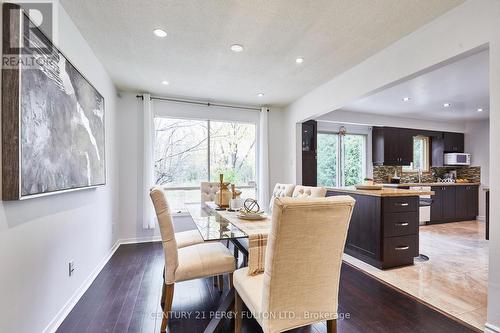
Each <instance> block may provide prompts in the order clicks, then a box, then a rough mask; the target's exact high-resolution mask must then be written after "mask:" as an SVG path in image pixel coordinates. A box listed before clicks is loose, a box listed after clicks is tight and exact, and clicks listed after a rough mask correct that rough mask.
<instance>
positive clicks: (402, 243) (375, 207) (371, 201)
mask: <svg viewBox="0 0 500 333" xmlns="http://www.w3.org/2000/svg"><path fill="white" fill-rule="evenodd" d="M332 195H346V193H345V192H336V191H328V193H327V196H332ZM349 195H350V196H352V197H353V198H354V199H355V200H356V205H355V206H354V211H353V213H352V217H351V222H350V224H349V231H348V234H347V240H346V245H345V249H344V252H345V253H347V254H349V255H352V256H353V257H356V258H358V259H360V260H362V261H364V262H366V263H368V264H370V265H372V266H375V267H377V268H381V269H386V268H392V267H398V266H404V265H412V264H413V258H414V257H416V256H418V244H419V238H418V228H419V225H418V224H419V221H418V216H419V215H418V214H419V204H418V203H419V197H418V196H411V197H387V198H384V197H377V196H372V195H363V194H349Z"/></svg>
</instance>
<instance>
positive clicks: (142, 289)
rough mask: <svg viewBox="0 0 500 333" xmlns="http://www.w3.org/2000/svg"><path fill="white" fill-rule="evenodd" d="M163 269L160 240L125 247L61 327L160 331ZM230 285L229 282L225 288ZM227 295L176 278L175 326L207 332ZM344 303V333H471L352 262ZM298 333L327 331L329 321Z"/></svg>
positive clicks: (344, 281)
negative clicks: (354, 265)
mask: <svg viewBox="0 0 500 333" xmlns="http://www.w3.org/2000/svg"><path fill="white" fill-rule="evenodd" d="M162 270H163V250H162V246H161V243H143V244H132V245H122V246H120V247H119V248H118V250H117V251H116V253H115V255H114V256H113V257H112V258H111V260H110V261H109V262H108V264H107V265H106V266H105V267H104V269H103V270H102V271H101V273H100V274H99V275H98V277H97V278H96V280H95V281H94V283H93V284H92V286H91V287H90V288H89V290H88V291H87V292H86V293H85V294H84V296H83V297H82V298H81V300H80V301H79V302H78V303H77V305H76V306H75V307H74V309H73V310H72V311H71V313H70V314H69V315H68V317H67V318H66V319H65V320H64V322H63V323H62V325H61V326H60V327H59V330H58V332H61V333H70V332H71V333H73V332H74V333H76V332H92V333H93V332H98V333H104V332H148V333H152V332H159V326H160V322H161V308H160V306H159V303H160V294H161V287H162V276H161V275H162ZM227 287H228V283H227V280H226V283H225V291H224V292H225V293H227ZM220 299H221V295H220V294H219V292H218V291H217V290H216V288H214V286H213V283H212V279H201V280H195V281H187V282H182V283H178V284H176V286H175V295H174V302H173V311H174V314H173V316H174V318H172V320H171V321H170V325H169V326H170V332H175V333H177V332H179V333H184V332H185V333H188V332H189V333H196V332H203V330H204V328H205V327H206V325H207V324H208V322H209V317H210V316H211V315H212V314H211V313H210V312H211V311H215V310H216V309H217V306H218V304H219V300H220ZM339 304H340V305H339V314H340V315H341V316H344V319H342V320H338V326H337V327H338V332H339V333H348V332H349V333H351V332H362V333H369V332H397V333H404V332H412V333H414V332H423V333H435V332H436V333H438V332H443V333H449V332H454V333H457V332H472V331H471V330H469V329H468V328H466V327H464V326H462V325H460V324H459V323H457V322H455V321H453V320H451V319H449V318H447V317H445V316H444V315H442V314H440V313H438V312H436V311H434V310H432V309H431V308H429V307H427V306H425V305H423V304H421V303H419V302H417V301H415V300H414V299H412V298H409V297H408V296H406V295H404V294H401V293H399V292H397V291H395V290H393V289H391V288H389V287H387V286H385V285H384V284H382V283H380V282H378V281H377V280H374V279H373V278H371V277H369V276H367V275H365V274H363V273H361V272H360V271H358V270H356V269H354V268H352V267H350V266H348V265H345V264H344V265H343V266H342V274H341V282H340V300H339ZM182 316H184V318H182ZM186 316H191V318H186ZM232 331H233V330H232V321H230V320H226V325H225V328H224V332H232ZM244 332H262V331H261V329H260V327H259V325H258V324H257V323H256V322H255V321H254V320H251V319H247V320H245V321H244ZM293 332H302V333H305V332H310V333H313V332H314V333H319V332H321V333H326V325H325V324H324V323H319V324H315V325H313V326H310V327H305V328H302V329H297V330H293Z"/></svg>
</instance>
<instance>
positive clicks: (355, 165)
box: [317, 133, 366, 187]
mask: <svg viewBox="0 0 500 333" xmlns="http://www.w3.org/2000/svg"><path fill="white" fill-rule="evenodd" d="M317 161H318V170H317V171H318V176H317V177H318V186H330V187H333V186H350V185H355V184H360V183H362V181H363V179H364V178H365V175H366V136H365V135H358V134H346V135H339V134H337V133H318V156H317Z"/></svg>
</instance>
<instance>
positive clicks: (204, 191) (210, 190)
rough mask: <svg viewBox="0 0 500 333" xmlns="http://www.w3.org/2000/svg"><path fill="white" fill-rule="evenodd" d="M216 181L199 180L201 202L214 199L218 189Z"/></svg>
mask: <svg viewBox="0 0 500 333" xmlns="http://www.w3.org/2000/svg"><path fill="white" fill-rule="evenodd" d="M219 186H220V185H219V183H218V182H201V185H200V190H201V202H202V203H203V202H207V201H215V194H216V193H217V191H218V190H219Z"/></svg>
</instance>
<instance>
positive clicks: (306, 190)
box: [292, 185, 326, 198]
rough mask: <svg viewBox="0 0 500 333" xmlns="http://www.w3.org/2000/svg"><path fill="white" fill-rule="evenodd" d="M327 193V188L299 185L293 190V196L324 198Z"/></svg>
mask: <svg viewBox="0 0 500 333" xmlns="http://www.w3.org/2000/svg"><path fill="white" fill-rule="evenodd" d="M325 195H326V188H324V187H313V186H302V185H297V186H295V189H294V190H293V193H292V197H293V198H323V197H325Z"/></svg>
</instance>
